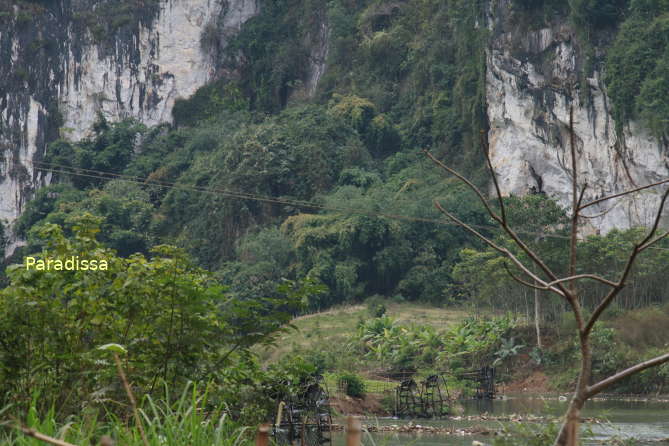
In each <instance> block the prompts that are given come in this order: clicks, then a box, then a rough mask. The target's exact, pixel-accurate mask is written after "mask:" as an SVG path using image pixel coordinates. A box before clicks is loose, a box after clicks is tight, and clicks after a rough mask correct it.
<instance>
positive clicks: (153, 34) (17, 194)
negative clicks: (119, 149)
mask: <svg viewBox="0 0 669 446" xmlns="http://www.w3.org/2000/svg"><path fill="white" fill-rule="evenodd" d="M53 3H54V4H53V5H52V6H50V7H49V8H47V9H45V10H41V11H39V14H36V15H35V17H34V19H33V21H32V22H30V23H22V22H21V21H20V20H19V19H5V20H6V22H4V23H0V57H2V58H3V60H6V61H11V62H10V63H6V64H2V66H1V67H0V152H1V153H2V159H1V161H0V219H4V220H5V221H6V222H11V221H13V220H14V219H15V218H16V217H17V216H18V215H19V214H20V213H21V209H22V207H23V205H24V204H25V202H26V201H27V199H29V198H30V196H31V194H32V191H33V190H34V189H35V188H36V187H38V186H39V185H41V184H43V183H44V182H46V181H48V178H46V177H44V176H41V175H40V173H38V172H37V171H36V170H35V169H34V166H33V162H35V161H39V160H40V159H41V157H42V156H43V155H44V153H45V150H46V144H47V142H48V141H51V140H53V139H55V138H56V137H58V136H62V137H66V138H68V139H70V140H75V141H76V140H79V139H81V138H83V137H85V136H87V135H88V134H89V132H90V129H91V127H92V125H93V123H94V122H95V120H96V119H97V116H98V114H102V115H103V116H104V117H105V118H106V119H108V120H109V121H118V120H120V119H123V118H126V117H133V118H136V119H138V120H140V121H141V122H143V123H145V124H147V125H155V124H159V123H162V122H169V121H171V119H172V114H171V112H172V107H173V106H174V102H175V100H176V99H178V98H187V97H189V96H190V95H192V94H193V93H194V92H195V91H196V90H197V89H198V88H199V87H201V86H202V85H204V84H205V83H206V82H208V81H209V80H211V79H212V77H213V76H214V75H215V67H216V64H217V61H215V60H213V59H214V56H213V55H212V53H211V52H209V51H206V49H204V48H202V45H201V42H202V40H203V32H204V31H205V30H206V29H207V30H209V31H210V32H214V33H220V35H219V36H215V37H216V40H217V41H218V42H219V45H220V42H223V43H224V42H225V40H226V39H227V38H229V37H230V36H231V35H234V34H235V33H236V32H237V31H238V30H239V29H240V27H241V25H242V24H243V23H244V22H245V21H247V20H248V19H249V18H251V17H252V16H254V15H255V14H257V13H258V3H257V0H160V1H159V2H157V3H156V4H155V7H154V8H153V9H148V10H147V11H142V12H137V11H134V12H133V14H135V17H134V18H135V19H137V22H136V23H135V26H131V27H127V26H126V31H124V32H118V33H117V34H116V35H113V36H111V38H109V36H108V38H107V39H97V40H96V39H94V38H93V37H92V35H91V31H90V29H89V28H87V27H84V26H82V25H81V24H80V23H79V21H78V18H79V17H80V15H81V13H80V11H87V10H89V9H91V8H94V7H95V6H97V5H96V2H95V1H94V0H79V2H76V1H72V2H70V1H66V0H60V1H58V2H53ZM147 3H148V2H147ZM98 5H99V2H98ZM98 19H101V20H104V19H106V17H104V16H101V17H98ZM110 20H111V18H110ZM127 28H130V31H128V30H127ZM59 132H60V135H59Z"/></svg>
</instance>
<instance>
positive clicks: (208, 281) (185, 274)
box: [0, 214, 310, 412]
mask: <svg viewBox="0 0 669 446" xmlns="http://www.w3.org/2000/svg"><path fill="white" fill-rule="evenodd" d="M100 222H101V220H100V219H99V218H94V217H93V216H91V215H90V214H84V215H82V216H78V217H76V218H73V221H72V230H73V236H72V237H71V238H69V239H68V238H66V237H65V236H64V234H63V230H62V228H60V227H59V226H57V225H53V224H46V225H44V226H43V227H42V228H41V230H40V235H41V236H42V237H43V238H44V244H43V246H44V247H43V249H42V252H41V253H39V254H38V256H39V257H40V258H43V259H46V258H59V259H66V258H69V257H70V256H79V257H80V258H82V259H84V258H85V259H98V260H105V261H106V262H107V263H108V269H107V270H105V271H85V270H74V271H37V270H34V269H30V270H28V269H26V268H25V267H24V266H22V265H15V266H12V267H10V268H9V270H8V277H9V280H10V285H9V286H8V287H7V288H5V289H4V290H3V291H2V292H1V293H0V308H1V310H2V313H3V315H4V317H3V319H2V320H1V321H0V338H2V339H3V342H2V343H0V378H1V379H0V382H1V383H2V384H1V386H2V387H1V388H0V389H1V390H2V393H3V394H7V395H11V396H13V398H19V399H20V398H22V396H25V395H29V394H30V389H44V392H45V393H44V394H43V399H42V401H45V402H46V403H48V402H50V401H55V399H58V400H59V401H62V404H61V408H62V410H63V411H66V412H67V411H68V410H71V409H73V408H74V407H75V405H79V404H84V403H95V402H102V401H105V400H106V399H107V398H116V399H117V400H118V398H119V396H118V393H119V392H120V389H119V388H118V385H114V383H118V381H117V380H116V379H115V370H114V367H113V365H112V364H111V363H110V362H109V358H108V357H105V355H104V354H103V352H101V351H99V350H97V347H98V346H100V345H103V344H108V343H110V342H112V343H118V344H120V345H123V346H124V347H125V348H127V350H128V355H127V357H128V361H127V363H126V367H127V368H128V373H129V374H131V375H132V376H133V381H134V382H135V383H136V384H137V385H139V386H141V387H144V388H145V389H146V388H148V387H150V384H151V383H152V382H155V380H156V379H158V378H163V379H165V380H169V381H170V382H172V383H173V384H176V383H184V382H185V381H186V380H188V379H193V378H199V379H202V378H204V377H207V376H213V375H212V374H214V373H215V372H216V371H217V370H218V368H219V367H221V366H223V365H225V364H227V363H228V362H227V361H230V360H231V359H232V358H231V356H230V355H231V354H232V353H233V352H245V351H247V350H248V349H249V348H250V347H251V346H253V345H256V344H271V343H272V341H273V339H274V335H275V334H276V333H277V332H278V331H279V330H281V329H282V327H283V326H284V324H286V323H287V322H288V321H289V320H290V319H292V317H293V315H294V314H295V313H296V312H297V311H299V308H300V305H301V302H302V301H303V300H304V299H305V294H306V293H308V292H309V290H310V288H309V287H310V286H309V285H308V284H293V283H287V284H286V285H284V287H283V289H282V290H280V293H281V294H282V296H283V297H282V298H258V299H256V300H254V301H250V302H242V301H238V300H235V299H229V298H226V296H225V295H224V294H223V291H224V289H223V287H222V286H220V285H219V284H217V283H216V282H215V281H213V279H212V278H211V276H210V275H209V274H208V273H207V272H206V271H204V270H201V269H198V268H196V267H194V266H193V265H192V263H191V262H190V260H188V259H187V258H186V257H185V256H184V254H183V253H181V252H180V251H178V250H176V249H175V248H172V247H169V246H156V247H154V248H153V249H152V252H153V255H154V257H153V258H152V259H150V260H148V259H146V258H145V257H144V256H142V255H140V254H135V255H132V256H130V257H129V258H127V259H123V258H121V257H118V256H117V255H116V254H115V253H114V252H113V251H111V250H110V249H108V248H105V247H104V246H102V245H101V244H100V243H99V242H98V241H97V240H96V239H95V236H96V234H98V233H99V231H100V227H99V224H100ZM52 399H53V400H52ZM17 402H18V403H25V401H20V400H19V401H17ZM68 403H69V404H68Z"/></svg>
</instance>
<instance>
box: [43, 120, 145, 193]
mask: <svg viewBox="0 0 669 446" xmlns="http://www.w3.org/2000/svg"><path fill="white" fill-rule="evenodd" d="M94 129H95V137H94V138H92V139H84V140H82V141H80V142H78V143H74V144H72V143H69V142H67V141H64V140H57V141H55V142H53V143H51V144H50V145H49V148H48V150H47V154H46V156H45V159H44V162H45V163H47V164H49V165H50V166H49V167H50V168H52V169H55V170H56V171H59V170H63V169H66V170H68V171H70V170H73V171H74V172H75V173H76V175H68V173H65V172H56V173H55V176H56V178H57V179H58V178H62V179H64V180H65V179H67V180H68V181H69V182H71V183H72V185H73V186H75V187H76V188H78V189H84V188H88V187H91V186H99V185H101V184H103V183H104V175H105V173H115V174H118V173H121V172H122V171H123V169H125V167H126V166H127V165H128V163H129V162H130V159H131V157H132V154H133V151H134V148H135V143H136V141H137V138H138V137H139V136H141V135H142V134H143V133H144V132H145V131H146V127H145V126H144V125H142V124H139V123H137V122H135V121H133V120H124V121H121V122H119V123H116V124H113V125H110V124H108V123H107V121H106V120H105V119H104V117H103V116H102V115H100V116H99V119H98V121H97V122H96V124H95V126H94ZM100 175H102V178H98V176H100Z"/></svg>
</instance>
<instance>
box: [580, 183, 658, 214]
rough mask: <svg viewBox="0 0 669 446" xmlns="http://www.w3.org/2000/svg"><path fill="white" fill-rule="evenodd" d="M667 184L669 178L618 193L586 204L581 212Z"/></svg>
mask: <svg viewBox="0 0 669 446" xmlns="http://www.w3.org/2000/svg"><path fill="white" fill-rule="evenodd" d="M667 183H669V178H667V179H666V180H662V181H658V182H656V183H652V184H647V185H645V186H641V187H637V188H635V189H630V190H626V191H623V192H620V193H617V194H613V195H607V196H605V197H602V198H598V199H596V200H593V201H590V202H588V203H585V204H584V205H582V206H581V210H583V209H585V208H587V207H590V206H594V205H596V204H599V203H601V202H603V201H607V200H611V199H613V198H618V197H622V196H624V195H629V194H633V193H634V192H639V191H642V190H644V189H650V188H651V187H656V186H660V185H662V184H667Z"/></svg>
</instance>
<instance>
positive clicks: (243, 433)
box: [0, 383, 252, 446]
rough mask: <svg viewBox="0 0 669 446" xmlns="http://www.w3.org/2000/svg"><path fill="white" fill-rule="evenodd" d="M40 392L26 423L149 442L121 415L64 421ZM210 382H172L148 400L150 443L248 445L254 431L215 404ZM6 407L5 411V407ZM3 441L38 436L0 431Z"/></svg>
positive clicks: (60, 433) (138, 445) (71, 436)
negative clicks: (175, 385)
mask: <svg viewBox="0 0 669 446" xmlns="http://www.w3.org/2000/svg"><path fill="white" fill-rule="evenodd" d="M38 397H39V395H38V394H35V395H34V397H33V400H32V402H31V405H30V408H29V409H28V411H27V416H26V417H25V418H23V419H24V420H25V425H26V427H28V428H30V429H35V430H36V431H37V432H40V433H43V434H45V435H49V436H50V437H52V438H58V439H60V440H62V441H67V442H68V443H71V444H81V445H83V444H97V443H99V442H100V437H101V436H102V435H107V436H109V437H111V438H112V439H114V441H115V442H117V443H119V444H123V445H128V446H142V445H143V444H144V443H143V441H142V438H141V436H140V433H139V430H138V429H137V427H136V426H134V425H132V426H128V424H127V423H126V422H125V421H124V420H122V419H120V418H115V417H106V418H105V419H104V420H100V419H98V418H97V417H96V416H94V415H93V416H91V414H89V415H76V416H73V417H71V418H69V420H68V422H67V423H61V420H60V419H59V417H58V413H57V411H56V409H55V406H52V407H50V408H49V409H48V410H46V411H42V410H41V409H40V405H39V404H37V401H36V400H37V398H38ZM211 400H212V395H211V389H210V387H205V386H197V385H195V384H193V383H189V384H187V385H186V386H185V387H184V389H183V391H182V392H181V393H177V394H176V395H174V394H172V393H171V392H170V390H169V386H168V385H167V384H165V385H164V392H163V394H162V395H161V397H160V398H159V399H153V398H151V397H147V398H146V399H145V400H143V401H142V406H141V407H140V409H142V413H143V414H144V415H145V416H144V418H143V420H142V421H143V423H144V430H145V432H146V436H147V440H148V441H149V443H150V444H161V443H165V442H167V443H169V444H188V445H191V446H205V445H206V446H210V445H217V446H246V445H250V444H251V443H252V442H251V435H250V434H251V433H250V432H248V431H247V429H246V428H242V427H240V426H238V425H237V424H236V423H235V422H233V421H232V420H231V418H230V417H229V415H228V414H227V408H226V407H225V406H224V405H219V406H215V405H213V404H212V401H211ZM0 413H2V411H0ZM0 442H1V443H2V444H3V445H6V446H31V445H34V444H35V440H33V439H31V438H30V437H27V436H25V435H23V434H21V433H18V432H17V431H16V430H15V429H11V430H10V429H6V431H0Z"/></svg>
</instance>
